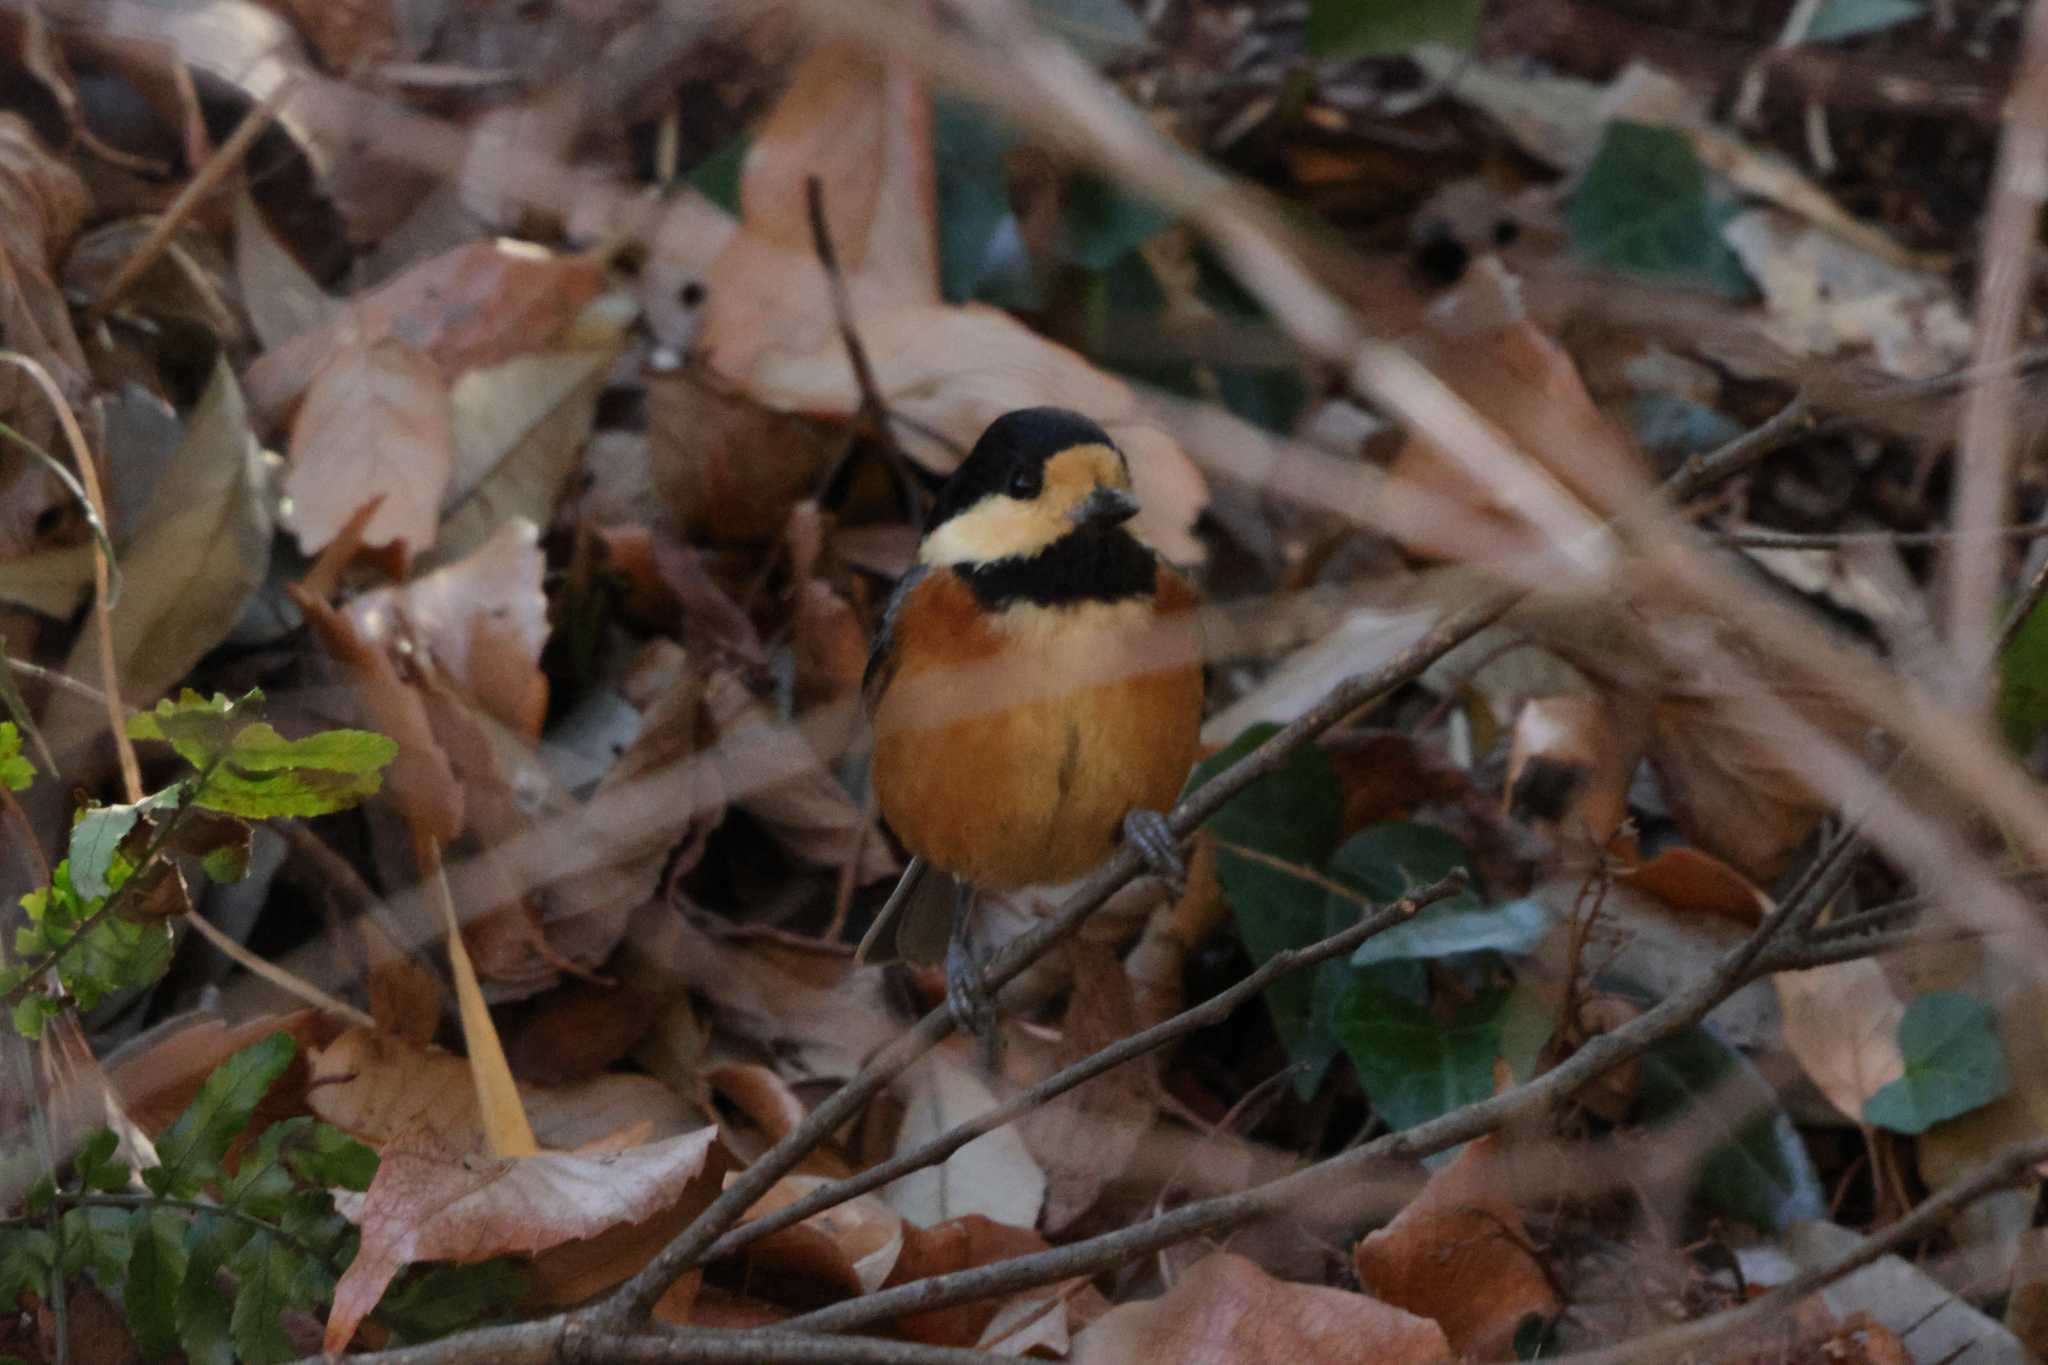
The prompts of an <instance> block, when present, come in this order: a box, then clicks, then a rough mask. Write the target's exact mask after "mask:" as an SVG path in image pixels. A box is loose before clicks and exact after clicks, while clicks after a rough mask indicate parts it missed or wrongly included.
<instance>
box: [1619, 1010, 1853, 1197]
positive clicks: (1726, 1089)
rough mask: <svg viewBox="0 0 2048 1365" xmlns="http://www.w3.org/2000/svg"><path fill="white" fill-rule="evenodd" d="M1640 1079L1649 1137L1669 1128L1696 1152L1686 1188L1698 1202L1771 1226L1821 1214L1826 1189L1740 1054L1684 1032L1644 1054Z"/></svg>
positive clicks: (1702, 1033)
mask: <svg viewBox="0 0 2048 1365" xmlns="http://www.w3.org/2000/svg"><path fill="white" fill-rule="evenodd" d="M1642 1077H1643V1084H1642V1111H1643V1119H1644V1122H1645V1124H1649V1125H1655V1127H1654V1128H1652V1129H1651V1130H1650V1138H1651V1140H1653V1141H1654V1140H1655V1138H1656V1136H1657V1134H1658V1132H1660V1131H1661V1132H1669V1133H1670V1134H1672V1135H1673V1136H1672V1140H1673V1141H1674V1142H1676V1141H1683V1142H1685V1143H1686V1148H1685V1150H1688V1151H1703V1153H1704V1154H1703V1155H1702V1156H1701V1157H1700V1158H1699V1163H1698V1165H1697V1166H1696V1167H1695V1168H1694V1171H1693V1191H1692V1192H1693V1195H1694V1197H1696V1198H1697V1199H1698V1200H1699V1201H1700V1202H1701V1203H1702V1204H1704V1205H1705V1206H1706V1207H1708V1208H1710V1209H1712V1210H1714V1211H1716V1212H1718V1213H1721V1214H1725V1215H1727V1216H1729V1217H1733V1218H1740V1219H1742V1220H1743V1221H1744V1222H1747V1223H1751V1224H1754V1225H1755V1226H1757V1227H1762V1228H1772V1229H1777V1228H1783V1227H1786V1226H1788V1225H1790V1224H1791V1223H1794V1222H1797V1221H1798V1220H1800V1219H1802V1218H1818V1217H1821V1216H1822V1215H1823V1214H1824V1213H1825V1211H1826V1208H1827V1199H1826V1194H1825V1192H1824V1191H1823V1190H1822V1189H1821V1186H1820V1179H1819V1176H1818V1175H1816V1174H1815V1172H1814V1169H1813V1163H1812V1161H1811V1160H1810V1159H1809V1158H1808V1157H1807V1155H1806V1149H1805V1147H1804V1146H1803V1145H1802V1144H1801V1143H1800V1141H1799V1135H1798V1134H1797V1133H1796V1132H1795V1131H1794V1130H1793V1128H1792V1124H1791V1120H1789V1119H1787V1118H1786V1117H1785V1114H1784V1112H1783V1111H1782V1110H1781V1109H1779V1108H1778V1107H1777V1105H1776V1095H1775V1092H1773V1091H1772V1089H1771V1087H1770V1084H1769V1083H1768V1082H1767V1081H1765V1080H1764V1079H1763V1078H1762V1077H1761V1076H1760V1075H1758V1074H1757V1071H1756V1068H1755V1067H1753V1066H1751V1065H1750V1063H1749V1061H1748V1060H1747V1059H1746V1058H1744V1057H1743V1056H1742V1055H1741V1054H1740V1053H1738V1052H1736V1051H1734V1050H1733V1049H1732V1048H1730V1047H1728V1046H1727V1045H1725V1044H1724V1043H1722V1042H1721V1041H1720V1040H1719V1039H1717V1038H1715V1037H1714V1036H1713V1035H1712V1034H1711V1033H1709V1032H1707V1031H1706V1030H1704V1029H1692V1030H1689V1031H1687V1032H1685V1033H1681V1034H1679V1035H1677V1036H1676V1037H1673V1038H1667V1039H1665V1040H1664V1041H1663V1042H1661V1043H1658V1044H1657V1045H1656V1046H1655V1047H1653V1048H1651V1049H1650V1051H1649V1052H1647V1053H1645V1054H1644V1056H1643V1067H1642ZM1731 1080H1732V1081H1734V1082H1735V1084H1731ZM1680 1134H1682V1137H1680V1136H1678V1135H1680Z"/></svg>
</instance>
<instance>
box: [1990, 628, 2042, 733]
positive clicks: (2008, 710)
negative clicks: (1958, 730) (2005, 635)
mask: <svg viewBox="0 0 2048 1365" xmlns="http://www.w3.org/2000/svg"><path fill="white" fill-rule="evenodd" d="M2044 726H2048V603H2043V604H2042V605H2040V606H2038V607H2035V608H2034V610H2033V611H2032V612H2031V613H2030V614H2029V615H2028V616H2027V619H2026V620H2025V621H2024V622H2022V623H2021V625H2020V628H2019V633H2018V634H2016V635H2014V636H2013V641H2012V643H2011V644H2010V645H2008V646H2007V647H2006V650H2005V653H2004V655H2002V656H2001V657H2000V658H1999V660H1998V728H1999V729H2000V730H2001V731H2003V732H2004V734H2005V742H2006V744H2007V746H2008V747H2010V748H2011V749H2012V751H2013V752H2014V753H2016V754H2024V753H2026V751H2027V750H2028V749H2030V748H2032V747H2033V744H2034V740H2035V738H2036V737H2037V736H2038V735H2039V734H2040V733H2041V730H2042V728H2043V727H2044Z"/></svg>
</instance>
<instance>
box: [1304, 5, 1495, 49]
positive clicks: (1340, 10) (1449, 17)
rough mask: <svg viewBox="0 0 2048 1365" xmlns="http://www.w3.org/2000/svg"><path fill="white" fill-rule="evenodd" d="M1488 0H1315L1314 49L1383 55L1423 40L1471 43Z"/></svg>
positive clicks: (1311, 43)
mask: <svg viewBox="0 0 2048 1365" xmlns="http://www.w3.org/2000/svg"><path fill="white" fill-rule="evenodd" d="M1485 8H1486V0H1309V6H1308V50H1309V51H1311V52H1313V53H1315V54H1316V55H1317V56H1319V57H1378V56H1389V55H1393V54H1397V53H1402V52H1406V51H1407V50H1408V49H1409V48H1412V47H1415V46H1418V45H1419V44H1422V43H1448V44H1450V45H1451V46H1453V47H1470V46H1472V44H1473V42H1474V41H1475V40H1476V39H1477V38H1478V36H1479V15H1480V12H1481V11H1482V10H1484V9H1485Z"/></svg>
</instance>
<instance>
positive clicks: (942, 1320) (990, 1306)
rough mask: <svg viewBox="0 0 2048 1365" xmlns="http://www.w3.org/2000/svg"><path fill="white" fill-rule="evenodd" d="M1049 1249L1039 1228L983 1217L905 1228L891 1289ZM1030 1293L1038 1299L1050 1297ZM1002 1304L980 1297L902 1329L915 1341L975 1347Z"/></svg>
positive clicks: (907, 1320)
mask: <svg viewBox="0 0 2048 1365" xmlns="http://www.w3.org/2000/svg"><path fill="white" fill-rule="evenodd" d="M1046 1246H1047V1243H1046V1240H1045V1238H1044V1237H1043V1236H1042V1235H1040V1234H1039V1232H1038V1231H1037V1230H1036V1229H1034V1228H1020V1227H1015V1226H1013V1225H1011V1224H1009V1223H998V1222H996V1221H995V1220H994V1219H991V1218H986V1217H983V1216H982V1215H981V1214H978V1213H970V1214H964V1215H962V1216H961V1217H958V1218H948V1219H947V1220H946V1221H945V1222H943V1223H934V1224H932V1225H931V1226H930V1227H928V1228H921V1227H918V1226H917V1225H916V1224H914V1223H910V1224H905V1225H904V1229H903V1251H902V1254H901V1255H900V1256H898V1257H897V1259H896V1265H895V1268H894V1269H893V1270H892V1271H891V1272H890V1275H889V1278H888V1280H887V1281H886V1284H885V1287H894V1286H896V1285H899V1284H909V1283H910V1282H911V1281H913V1280H922V1279H928V1278H930V1277H931V1276H933V1275H950V1274H952V1273H954V1272H955V1271H959V1270H973V1269H975V1268H976V1267H977V1266H984V1265H992V1264H994V1263H995V1262H997V1261H1007V1260H1012V1259H1014V1258H1016V1257H1018V1256H1029V1255H1032V1254H1034V1253H1036V1252H1040V1251H1044V1250H1045V1249H1046ZM1025 1292H1026V1293H1027V1294H1030V1295H1032V1296H1034V1297H1036V1296H1038V1295H1041V1294H1043V1293H1044V1291H1043V1290H1027V1291H1025ZM1002 1306H1003V1305H1002V1302H1001V1301H1000V1300H995V1299H977V1300H975V1301H973V1302H971V1303H960V1304H955V1305H953V1306H952V1307H951V1308H935V1309H933V1310H932V1311H931V1312H929V1313H912V1314H909V1315H907V1316H904V1317H901V1318H898V1319H897V1320H896V1329H897V1330H898V1331H900V1332H901V1333H903V1335H904V1336H906V1337H909V1338H910V1339H911V1340H912V1341H921V1342H924V1343H925V1344H926V1345H928V1346H971V1345H973V1344H974V1343H975V1342H977V1341H978V1340H980V1338H981V1334H982V1332H983V1331H984V1330H986V1329H987V1327H988V1325H989V1323H990V1322H991V1321H992V1320H993V1319H994V1318H995V1316H996V1314H997V1313H998V1312H999V1311H1001V1309H1002Z"/></svg>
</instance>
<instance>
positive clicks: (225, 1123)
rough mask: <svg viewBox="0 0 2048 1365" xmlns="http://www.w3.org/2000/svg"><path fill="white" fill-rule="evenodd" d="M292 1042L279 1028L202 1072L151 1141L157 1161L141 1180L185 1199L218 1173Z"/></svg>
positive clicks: (291, 1048) (293, 1049)
mask: <svg viewBox="0 0 2048 1365" xmlns="http://www.w3.org/2000/svg"><path fill="white" fill-rule="evenodd" d="M297 1051H298V1044H297V1043H295V1042H294V1041H293V1040H292V1036H291V1035H290V1034H289V1033H285V1032H283V1031H282V1030H280V1031H279V1032H277V1033H273V1034H271V1035H270V1036H269V1037H267V1038H262V1039H259V1040H257V1041H256V1042H253V1043H251V1044H249V1046H247V1047H245V1048H243V1049H242V1050H241V1051H240V1052H237V1053H236V1054H235V1055H234V1056H232V1057H230V1058H228V1059H227V1060H226V1061H224V1062H222V1063H221V1064H220V1065H219V1066H217V1067H215V1068H214V1069H213V1072H212V1074H210V1075H208V1076H207V1078H206V1082H205V1084H203V1085H201V1086H200V1087H199V1093H198V1094H197V1095H195V1096H194V1097H193V1099H192V1103H191V1104H190V1105H188V1106H187V1107H186V1109H185V1112H184V1113H182V1114H180V1115H178V1118H177V1121H176V1122H175V1123H173V1124H172V1125H171V1126H170V1128H169V1129H168V1130H167V1131H166V1132H165V1133H164V1135H163V1136H162V1137H160V1138H158V1139H157V1157H158V1159H159V1161H160V1162H161V1164H160V1165H158V1166H157V1167H155V1168H154V1169H153V1170H151V1171H148V1172H145V1174H144V1178H145V1179H146V1180H148V1181H149V1182H150V1185H151V1188H153V1189H155V1190H156V1191H157V1193H159V1194H167V1195H177V1196H178V1197H181V1198H190V1197H191V1196H192V1195H193V1194H196V1193H197V1192H198V1191H199V1189H200V1188H201V1186H203V1185H204V1184H205V1183H206V1182H207V1181H208V1180H212V1179H214V1178H216V1177H217V1176H218V1174H219V1171H220V1159H221V1157H222V1156H223V1155H224V1154H225V1153H226V1152H227V1149H228V1144H229V1143H230V1142H232V1141H234V1139H235V1135H236V1134H238V1133H240V1132H241V1131H242V1130H243V1129H244V1128H246V1127H248V1125H249V1117H250V1115H252V1114H254V1113H255V1112H256V1106H257V1104H258V1103H259V1102H260V1101H261V1100H262V1099H263V1096H264V1095H265V1094H266V1093H268V1092H269V1090H270V1087H271V1086H272V1085H273V1084H274V1083H275V1082H276V1081H277V1078H278V1077H279V1076H281V1075H283V1074H284V1069H285V1068H286V1067H287V1066H289V1065H291V1060H292V1057H293V1056H294V1055H295V1054H296V1053H297Z"/></svg>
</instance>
